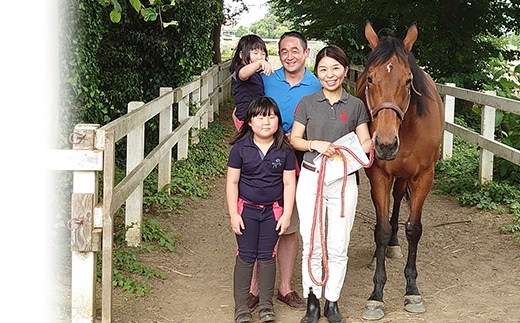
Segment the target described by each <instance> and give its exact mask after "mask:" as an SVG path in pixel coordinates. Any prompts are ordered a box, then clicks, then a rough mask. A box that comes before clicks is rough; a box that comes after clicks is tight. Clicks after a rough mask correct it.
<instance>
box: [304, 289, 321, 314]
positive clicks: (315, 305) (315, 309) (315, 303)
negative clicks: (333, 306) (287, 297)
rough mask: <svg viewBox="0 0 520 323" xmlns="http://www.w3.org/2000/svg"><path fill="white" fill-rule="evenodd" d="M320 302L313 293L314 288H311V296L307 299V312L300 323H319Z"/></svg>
mask: <svg viewBox="0 0 520 323" xmlns="http://www.w3.org/2000/svg"><path fill="white" fill-rule="evenodd" d="M320 316H321V312H320V300H319V299H317V298H316V295H314V293H313V292H312V287H309V296H308V298H307V312H306V313H305V316H304V317H303V318H302V320H301V321H300V323H318V320H319V319H320Z"/></svg>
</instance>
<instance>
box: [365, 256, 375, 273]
mask: <svg viewBox="0 0 520 323" xmlns="http://www.w3.org/2000/svg"><path fill="white" fill-rule="evenodd" d="M376 264H377V258H376V257H373V258H372V260H370V262H369V263H368V264H367V268H368V269H371V270H376Z"/></svg>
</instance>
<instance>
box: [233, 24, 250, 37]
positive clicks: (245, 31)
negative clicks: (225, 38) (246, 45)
mask: <svg viewBox="0 0 520 323" xmlns="http://www.w3.org/2000/svg"><path fill="white" fill-rule="evenodd" d="M248 34H250V32H249V29H247V28H245V27H244V26H239V27H238V29H237V31H236V32H235V36H237V37H242V36H245V35H248Z"/></svg>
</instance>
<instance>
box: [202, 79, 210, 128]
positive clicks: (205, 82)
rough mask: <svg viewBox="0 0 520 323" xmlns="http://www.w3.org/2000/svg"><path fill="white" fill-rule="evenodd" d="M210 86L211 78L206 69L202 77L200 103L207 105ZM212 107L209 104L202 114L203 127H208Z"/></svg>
mask: <svg viewBox="0 0 520 323" xmlns="http://www.w3.org/2000/svg"><path fill="white" fill-rule="evenodd" d="M208 87H209V78H208V72H207V71H204V72H203V74H202V75H201V78H200V104H201V105H203V104H204V105H207V102H206V100H207V99H208ZM210 114H211V111H210V108H209V106H207V107H206V112H205V113H203V114H202V116H201V121H200V127H201V128H202V129H207V128H208V121H209V120H210Z"/></svg>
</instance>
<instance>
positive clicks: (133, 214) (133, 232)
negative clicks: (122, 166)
mask: <svg viewBox="0 0 520 323" xmlns="http://www.w3.org/2000/svg"><path fill="white" fill-rule="evenodd" d="M143 104H144V103H143V102H130V103H128V112H132V111H134V110H136V109H138V108H140V107H141V106H142V105H143ZM143 158H144V123H143V124H142V125H140V126H139V127H137V128H136V129H134V130H133V131H132V132H130V133H129V134H128V136H127V143H126V175H128V174H129V173H130V172H131V171H132V170H133V169H134V168H135V167H136V166H137V165H139V163H140V162H141V161H142V160H143ZM142 222H143V183H142V182H141V184H139V186H137V188H136V189H135V191H133V192H132V194H130V196H129V197H128V198H127V199H126V209H125V225H126V226H127V227H129V226H130V228H128V231H127V232H126V236H125V240H126V242H127V244H128V245H129V246H131V247H137V246H139V245H140V244H141V240H142Z"/></svg>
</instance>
